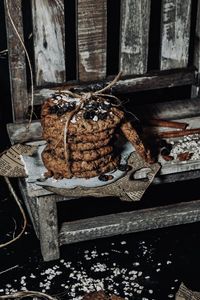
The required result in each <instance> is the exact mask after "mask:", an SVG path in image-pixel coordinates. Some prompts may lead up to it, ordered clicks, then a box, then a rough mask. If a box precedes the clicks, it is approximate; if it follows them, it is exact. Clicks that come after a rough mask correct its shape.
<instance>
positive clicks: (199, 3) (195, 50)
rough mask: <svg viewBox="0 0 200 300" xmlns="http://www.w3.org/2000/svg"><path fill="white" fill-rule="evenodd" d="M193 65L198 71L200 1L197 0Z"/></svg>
mask: <svg viewBox="0 0 200 300" xmlns="http://www.w3.org/2000/svg"><path fill="white" fill-rule="evenodd" d="M194 65H195V67H196V68H197V70H198V73H200V1H198V8H197V21H196V30H195V49H194Z"/></svg>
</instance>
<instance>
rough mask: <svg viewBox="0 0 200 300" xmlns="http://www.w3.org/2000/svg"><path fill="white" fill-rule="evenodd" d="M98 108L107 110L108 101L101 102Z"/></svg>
mask: <svg viewBox="0 0 200 300" xmlns="http://www.w3.org/2000/svg"><path fill="white" fill-rule="evenodd" d="M100 108H101V109H104V110H109V109H110V108H111V103H110V102H106V103H105V102H101V104H100Z"/></svg>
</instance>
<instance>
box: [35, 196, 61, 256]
mask: <svg viewBox="0 0 200 300" xmlns="http://www.w3.org/2000/svg"><path fill="white" fill-rule="evenodd" d="M55 197H56V196H55V195H49V196H43V197H38V198H37V205H38V209H37V210H38V217H39V219H38V222H39V233H40V247H41V252H42V256H43V258H44V261H50V260H54V259H58V258H59V256H60V252H59V243H58V218H57V206H56V201H55Z"/></svg>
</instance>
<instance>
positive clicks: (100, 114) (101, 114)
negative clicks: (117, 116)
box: [98, 112, 108, 120]
mask: <svg viewBox="0 0 200 300" xmlns="http://www.w3.org/2000/svg"><path fill="white" fill-rule="evenodd" d="M107 116H108V114H107V112H104V113H101V112H100V113H98V118H99V120H105V119H106V118H107Z"/></svg>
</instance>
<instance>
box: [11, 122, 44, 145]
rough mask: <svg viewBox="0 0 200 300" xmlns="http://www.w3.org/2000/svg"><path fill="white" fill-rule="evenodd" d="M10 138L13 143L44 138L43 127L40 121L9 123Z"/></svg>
mask: <svg viewBox="0 0 200 300" xmlns="http://www.w3.org/2000/svg"><path fill="white" fill-rule="evenodd" d="M7 130H8V134H9V138H10V141H11V143H12V144H17V143H25V142H30V141H37V140H41V139H42V128H41V124H40V122H39V121H36V122H32V123H31V124H30V126H29V127H27V123H18V124H14V123H10V124H7Z"/></svg>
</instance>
